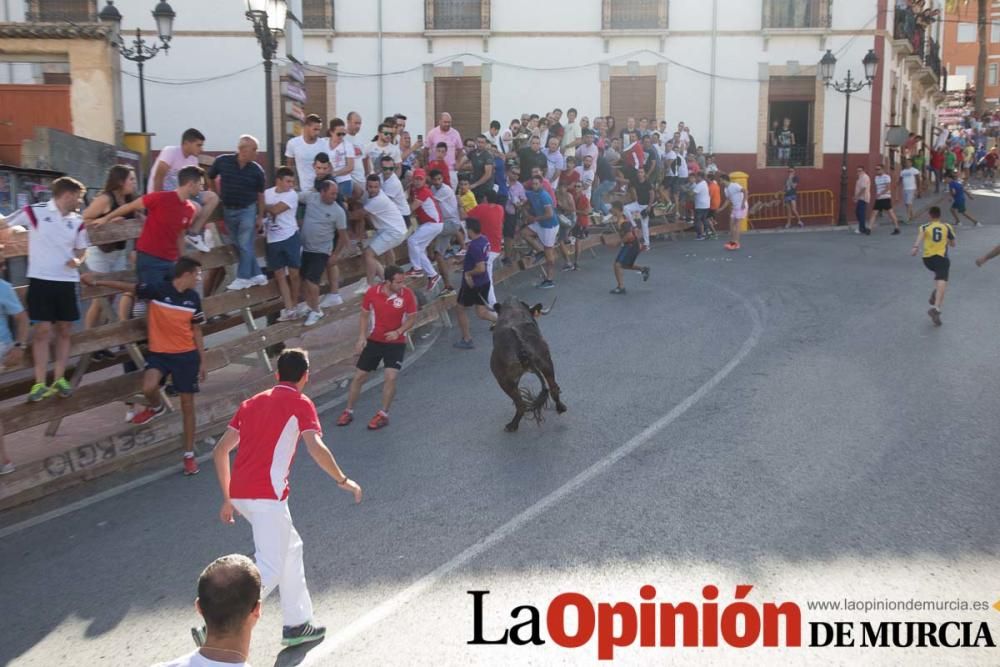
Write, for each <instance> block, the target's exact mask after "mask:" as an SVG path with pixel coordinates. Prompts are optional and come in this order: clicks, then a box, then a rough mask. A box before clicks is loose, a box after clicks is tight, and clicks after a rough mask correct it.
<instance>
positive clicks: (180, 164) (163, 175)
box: [146, 127, 219, 283]
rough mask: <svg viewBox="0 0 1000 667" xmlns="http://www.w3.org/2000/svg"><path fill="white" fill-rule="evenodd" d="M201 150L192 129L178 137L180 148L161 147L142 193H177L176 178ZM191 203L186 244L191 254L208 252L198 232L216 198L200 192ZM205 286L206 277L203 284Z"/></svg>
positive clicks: (202, 142) (192, 164) (201, 140)
mask: <svg viewBox="0 0 1000 667" xmlns="http://www.w3.org/2000/svg"><path fill="white" fill-rule="evenodd" d="M204 146H205V135H204V134H202V133H201V132H199V131H198V130H196V129H194V128H193V127H192V128H190V129H187V130H184V134H182V135H181V145H180V146H165V147H164V148H163V150H161V151H160V153H159V155H157V156H156V162H154V163H153V168H152V169H150V172H149V183H148V184H147V187H146V193H147V194H148V193H150V192H173V191H174V190H176V189H177V174H178V173H180V170H181V169H183V168H184V167H197V166H198V156H199V155H201V152H202V149H203V148H204ZM192 203H193V204H194V205H195V207H196V208H198V214H197V215H196V216H195V218H194V220H192V221H191V226H190V227H189V228H188V231H187V236H186V237H185V239H186V241H187V243H188V244H189V245H190V246H191V247H193V248H194V249H195V250H200V251H201V252H208V251H210V250H211V247H209V245H208V244H207V243H206V242H205V239H204V237H203V236H202V230H203V229H204V228H205V223H206V222H208V219H209V218H210V217H212V213H214V212H215V209H216V208H217V207H218V206H219V195H217V194H215V193H214V192H212V191H211V190H208V189H205V190H202V192H201V194H199V195H198V196H197V197H196V198H195V199H193V200H192ZM207 282H209V281H208V280H207V276H206V283H207Z"/></svg>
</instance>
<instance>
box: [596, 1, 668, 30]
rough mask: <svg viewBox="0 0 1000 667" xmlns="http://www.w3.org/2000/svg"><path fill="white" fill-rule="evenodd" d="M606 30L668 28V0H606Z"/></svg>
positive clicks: (604, 19) (604, 8)
mask: <svg viewBox="0 0 1000 667" xmlns="http://www.w3.org/2000/svg"><path fill="white" fill-rule="evenodd" d="M603 10H604V15H603V25H604V28H605V30H666V28H667V0H604V6H603Z"/></svg>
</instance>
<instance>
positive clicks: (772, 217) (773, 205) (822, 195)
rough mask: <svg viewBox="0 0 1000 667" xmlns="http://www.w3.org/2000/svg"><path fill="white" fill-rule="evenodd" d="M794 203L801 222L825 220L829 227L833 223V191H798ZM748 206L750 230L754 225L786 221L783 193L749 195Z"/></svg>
mask: <svg viewBox="0 0 1000 667" xmlns="http://www.w3.org/2000/svg"><path fill="white" fill-rule="evenodd" d="M796 202H797V206H798V211H799V217H800V218H802V219H803V220H813V219H817V218H818V219H823V218H827V219H829V221H830V224H831V225H832V224H833V223H834V218H833V190H799V192H798V198H797V200H796ZM749 204H750V219H749V223H748V224H749V227H750V229H753V226H754V224H755V223H761V222H774V221H785V220H787V219H788V214H787V212H786V211H785V205H784V204H785V193H784V191H779V192H763V193H757V194H751V195H750V198H749Z"/></svg>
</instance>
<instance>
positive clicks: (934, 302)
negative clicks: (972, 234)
mask: <svg viewBox="0 0 1000 667" xmlns="http://www.w3.org/2000/svg"><path fill="white" fill-rule="evenodd" d="M928 214H929V215H930V216H931V221H930V222H928V223H927V224H924V225H920V231H919V232H917V240H916V242H915V243H914V244H913V250H912V252H911V253H910V254H911V255H913V256H914V257H916V256H917V251H919V250H920V244H921V243H923V246H924V266H926V267H927V268H928V269H929V270H930V271H933V272H934V291H933V292H931V298H930V304H931V308H930V310H928V311H927V314H928V315H929V316H930V318H931V320H932V321H933V322H934V326H936V327H939V326H941V304H942V303H943V302H944V291H945V288H947V287H948V269H949V268H950V267H951V260H950V259H948V247H949V246H951V247H952V248H954V247H955V229H954V228H953V227H952V226H951V225H949V224H948V223H945V222H941V209H940V208H938V207H937V206H931V208H930V210H929V211H928Z"/></svg>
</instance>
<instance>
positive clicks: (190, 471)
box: [184, 456, 199, 476]
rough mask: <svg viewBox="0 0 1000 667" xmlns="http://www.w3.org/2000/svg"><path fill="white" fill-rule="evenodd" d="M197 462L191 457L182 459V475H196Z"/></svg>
mask: <svg viewBox="0 0 1000 667" xmlns="http://www.w3.org/2000/svg"><path fill="white" fill-rule="evenodd" d="M198 472H199V471H198V462H197V461H195V460H194V457H193V456H185V457H184V475H185V476H190V475H197V474H198Z"/></svg>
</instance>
